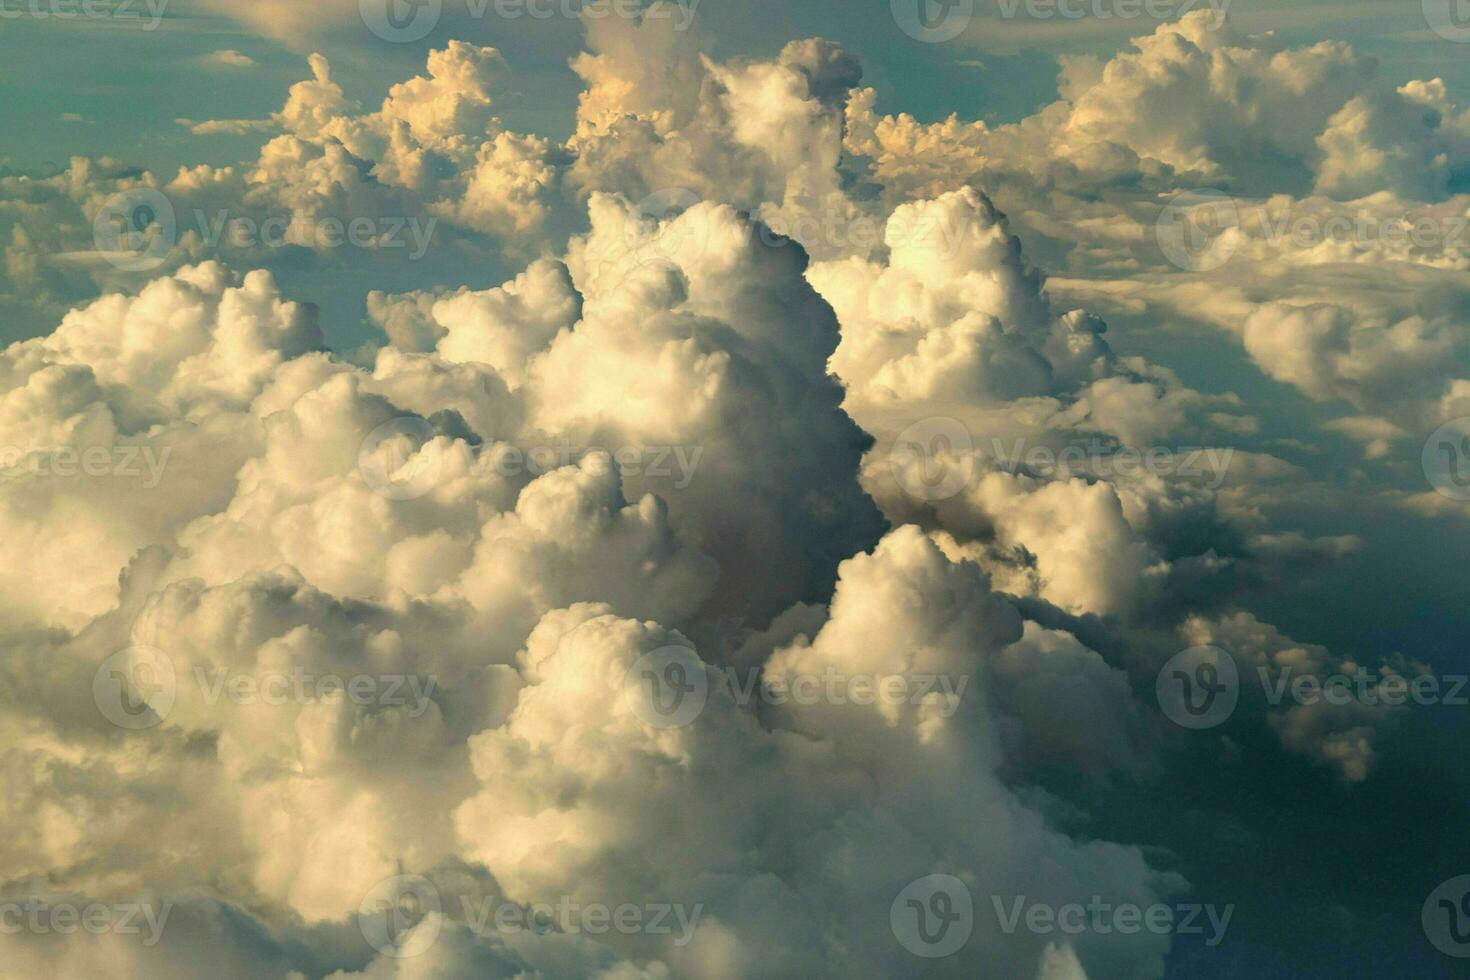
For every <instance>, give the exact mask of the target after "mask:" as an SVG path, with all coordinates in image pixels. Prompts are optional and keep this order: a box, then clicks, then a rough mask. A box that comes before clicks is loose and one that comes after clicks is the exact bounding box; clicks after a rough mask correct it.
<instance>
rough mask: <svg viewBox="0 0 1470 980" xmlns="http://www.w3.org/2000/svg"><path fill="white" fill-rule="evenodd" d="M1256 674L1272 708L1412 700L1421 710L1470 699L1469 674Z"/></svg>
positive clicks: (1288, 671)
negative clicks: (1287, 703)
mask: <svg viewBox="0 0 1470 980" xmlns="http://www.w3.org/2000/svg"><path fill="white" fill-rule="evenodd" d="M1256 673H1257V675H1258V676H1259V679H1260V682H1261V688H1262V690H1264V691H1265V693H1266V702H1267V703H1268V704H1270V705H1272V706H1273V707H1275V706H1277V705H1280V704H1281V703H1282V702H1284V701H1291V702H1292V703H1293V704H1302V705H1309V704H1331V705H1336V706H1339V707H1340V706H1342V705H1347V704H1363V705H1368V706H1370V707H1376V706H1378V705H1386V706H1388V707H1398V706H1400V705H1405V704H1408V703H1409V702H1411V701H1412V702H1413V703H1414V704H1417V705H1419V706H1420V707H1428V706H1429V705H1433V704H1443V705H1449V706H1451V707H1457V708H1463V707H1466V706H1467V705H1470V697H1467V695H1466V693H1465V691H1466V688H1467V687H1470V675H1467V674H1444V675H1439V676H1436V675H1432V674H1420V675H1418V676H1416V677H1407V676H1405V675H1403V674H1393V673H1388V674H1375V673H1373V672H1371V671H1359V672H1357V673H1354V674H1329V675H1327V676H1326V677H1319V676H1317V675H1316V674H1297V673H1296V672H1295V671H1294V670H1293V669H1292V668H1291V667H1283V668H1282V669H1281V671H1280V674H1279V676H1277V677H1275V678H1273V677H1271V673H1270V671H1269V670H1267V669H1266V668H1265V667H1257V668H1256Z"/></svg>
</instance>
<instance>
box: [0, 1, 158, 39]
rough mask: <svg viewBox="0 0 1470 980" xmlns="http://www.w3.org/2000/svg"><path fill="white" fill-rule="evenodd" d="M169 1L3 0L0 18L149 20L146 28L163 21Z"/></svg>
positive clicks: (150, 28)
mask: <svg viewBox="0 0 1470 980" xmlns="http://www.w3.org/2000/svg"><path fill="white" fill-rule="evenodd" d="M168 5H169V0H0V20H18V19H19V18H21V17H31V18H35V19H38V20H46V19H54V20H78V19H82V20H139V21H141V20H146V21H147V23H146V24H144V25H143V30H145V31H156V30H158V25H159V24H161V23H163V15H164V12H165V11H167V10H168Z"/></svg>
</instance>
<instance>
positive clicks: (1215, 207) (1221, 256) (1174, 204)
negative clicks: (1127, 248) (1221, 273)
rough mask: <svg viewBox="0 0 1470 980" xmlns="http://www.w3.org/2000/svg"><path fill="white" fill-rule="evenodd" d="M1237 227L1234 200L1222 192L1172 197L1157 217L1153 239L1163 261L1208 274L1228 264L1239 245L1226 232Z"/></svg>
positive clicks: (1238, 216)
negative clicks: (1162, 255)
mask: <svg viewBox="0 0 1470 980" xmlns="http://www.w3.org/2000/svg"><path fill="white" fill-rule="evenodd" d="M1239 224H1240V213H1239V211H1238V209H1237V208H1236V206H1235V199H1234V198H1233V197H1231V196H1230V195H1228V194H1225V193H1224V192H1222V191H1216V190H1199V191H1184V192H1182V193H1179V194H1175V195H1174V196H1173V197H1172V198H1170V199H1169V203H1168V204H1166V205H1164V210H1163V211H1161V212H1160V213H1159V219H1158V222H1157V223H1156V224H1155V225H1154V237H1155V238H1156V239H1157V240H1158V243H1159V250H1160V251H1162V252H1163V253H1164V258H1166V259H1168V260H1169V261H1170V262H1172V263H1173V264H1174V265H1176V266H1178V267H1179V268H1181V269H1186V270H1188V271H1190V272H1210V271H1212V270H1214V269H1218V268H1220V267H1221V266H1223V265H1224V264H1225V263H1226V262H1229V261H1230V259H1231V257H1232V256H1233V255H1234V254H1235V250H1236V248H1238V247H1239V243H1238V241H1237V240H1236V238H1235V236H1233V235H1228V234H1226V232H1227V231H1228V230H1229V229H1231V228H1235V227H1236V226H1238V225H1239Z"/></svg>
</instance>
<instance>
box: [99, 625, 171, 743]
mask: <svg viewBox="0 0 1470 980" xmlns="http://www.w3.org/2000/svg"><path fill="white" fill-rule="evenodd" d="M178 689H179V680H178V674H177V673H175V671H174V665H173V661H172V660H170V659H169V656H168V654H166V653H164V652H163V651H162V650H158V649H155V648H153V647H145V646H133V647H128V648H127V649H126V650H119V651H118V652H117V653H114V654H113V655H112V656H110V657H108V658H107V659H106V660H104V661H102V664H101V666H99V667H98V668H97V672H96V673H95V674H93V675H92V700H93V702H94V703H95V704H96V705H97V710H98V711H100V712H102V717H104V718H106V719H107V720H108V721H110V722H112V723H113V724H114V725H116V726H117V727H119V728H127V729H130V730H135V731H136V730H138V729H143V728H152V727H153V726H155V725H159V724H161V723H162V722H163V719H165V718H167V717H168V714H169V712H170V711H172V710H173V706H174V699H175V698H176V697H177V696H178Z"/></svg>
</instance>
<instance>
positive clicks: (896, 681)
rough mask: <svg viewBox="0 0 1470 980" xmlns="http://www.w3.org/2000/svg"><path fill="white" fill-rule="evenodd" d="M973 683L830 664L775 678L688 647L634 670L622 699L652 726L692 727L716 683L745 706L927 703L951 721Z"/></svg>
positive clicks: (649, 657) (648, 659) (668, 650)
mask: <svg viewBox="0 0 1470 980" xmlns="http://www.w3.org/2000/svg"><path fill="white" fill-rule="evenodd" d="M969 683H970V678H969V677H968V676H963V675H962V676H958V677H956V676H951V675H948V674H927V673H910V674H876V673H861V672H849V671H842V670H838V669H837V668H835V667H830V666H829V667H826V668H824V669H823V670H822V671H821V672H820V673H814V672H799V673H795V674H770V673H767V672H765V671H763V670H761V669H760V668H745V669H742V668H738V667H732V666H726V667H716V666H713V665H710V664H706V663H704V662H703V661H702V660H700V659H699V655H698V654H697V653H695V652H694V651H693V650H691V649H690V648H688V647H683V646H666V647H660V648H658V649H657V650H653V651H651V652H649V653H646V654H644V655H643V656H641V657H639V658H638V659H637V660H636V661H634V663H633V665H632V666H630V667H629V668H628V670H627V671H626V672H625V673H624V676H623V697H624V699H625V701H626V703H627V705H628V707H629V709H630V710H631V711H632V712H633V714H634V715H636V716H637V717H638V718H639V720H641V721H642V722H643V723H644V724H646V725H648V726H650V727H652V728H681V727H683V726H685V725H689V724H693V723H694V721H695V720H697V719H698V718H699V716H700V715H701V714H702V713H703V712H704V708H705V706H706V705H707V704H708V703H709V694H710V690H711V685H712V684H718V685H722V686H723V689H724V691H725V692H726V693H727V694H728V695H729V696H730V699H731V700H733V701H734V702H735V704H737V705H738V706H740V707H741V708H751V707H754V706H756V705H761V706H770V707H783V706H796V707H812V706H815V705H834V706H843V705H857V706H860V707H869V706H874V705H882V706H885V707H897V706H900V705H906V704H907V705H920V704H928V705H934V706H935V707H936V710H937V713H938V714H939V715H940V716H941V717H943V718H948V717H950V716H951V715H953V714H954V713H955V712H956V711H957V710H959V706H960V702H961V701H962V700H963V699H964V695H965V689H966V688H967V687H968V686H969Z"/></svg>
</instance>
